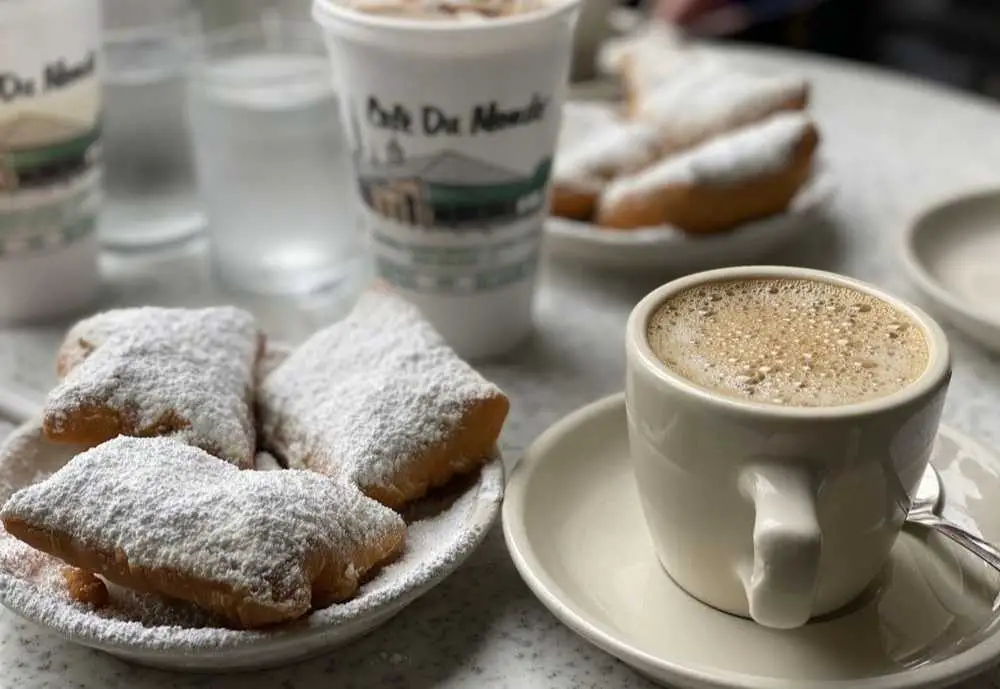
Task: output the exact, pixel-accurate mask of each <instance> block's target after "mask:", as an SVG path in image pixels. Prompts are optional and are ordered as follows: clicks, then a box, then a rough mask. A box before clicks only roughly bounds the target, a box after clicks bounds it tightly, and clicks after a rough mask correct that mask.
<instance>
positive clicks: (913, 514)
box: [906, 464, 1000, 570]
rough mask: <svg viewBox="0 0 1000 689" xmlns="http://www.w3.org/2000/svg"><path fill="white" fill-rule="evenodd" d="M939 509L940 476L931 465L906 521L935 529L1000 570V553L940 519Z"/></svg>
mask: <svg viewBox="0 0 1000 689" xmlns="http://www.w3.org/2000/svg"><path fill="white" fill-rule="evenodd" d="M940 506H941V477H940V476H938V473H937V469H935V468H934V467H933V466H931V465H930V464H928V465H927V468H926V469H925V470H924V475H923V477H922V478H921V479H920V485H919V486H917V493H916V495H914V496H913V504H912V505H910V512H909V514H907V515H906V521H907V522H908V523H910V524H920V525H921V526H926V527H927V528H929V529H934V530H936V531H937V532H938V533H940V534H942V535H944V536H947V537H948V538H950V539H951V540H953V541H954V542H955V543H958V544H959V545H960V546H962V547H964V548H965V549H967V550H968V551H969V552H971V553H972V554H974V555H977V556H979V557H980V558H982V560H983V561H985V562H986V563H987V564H989V565H992V566H993V567H994V568H995V569H997V570H1000V550H998V549H997V547H996V546H994V545H992V544H990V543H987V542H986V541H984V540H983V539H981V538H979V537H978V536H974V535H972V534H971V533H969V532H968V531H966V530H965V529H963V528H962V527H960V526H958V525H957V524H953V523H952V522H950V521H948V520H947V519H945V518H944V517H941V516H938V514H937V510H938V508H939V507H940Z"/></svg>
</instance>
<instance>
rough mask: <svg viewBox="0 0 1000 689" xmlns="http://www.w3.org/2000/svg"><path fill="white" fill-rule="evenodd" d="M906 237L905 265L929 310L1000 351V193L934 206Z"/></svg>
mask: <svg viewBox="0 0 1000 689" xmlns="http://www.w3.org/2000/svg"><path fill="white" fill-rule="evenodd" d="M903 238H904V245H903V257H904V262H905V265H906V267H907V270H908V271H909V274H910V277H911V279H912V280H913V282H914V283H915V284H916V286H917V287H918V288H919V289H920V291H921V292H923V295H924V297H925V298H926V299H927V301H928V302H930V304H929V306H930V309H931V310H932V311H934V312H935V313H936V314H938V315H940V316H941V317H942V318H943V319H945V320H947V321H948V322H950V323H952V324H953V325H954V326H955V327H957V328H959V329H960V330H962V331H964V332H965V333H966V334H967V335H969V336H970V337H971V338H973V339H974V340H976V341H977V342H979V343H980V344H982V345H983V346H985V347H987V348H989V349H991V350H993V351H997V352H1000V190H996V189H994V190H989V191H980V192H976V193H973V194H969V195H967V196H962V197H959V198H953V199H950V200H948V201H945V202H942V203H938V204H935V205H934V206H933V207H932V208H930V209H929V210H926V211H924V212H922V213H921V214H920V215H919V216H918V218H917V219H916V220H915V221H914V222H913V223H911V224H910V225H909V226H908V227H907V228H906V231H905V232H904V234H903Z"/></svg>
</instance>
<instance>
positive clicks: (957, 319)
mask: <svg viewBox="0 0 1000 689" xmlns="http://www.w3.org/2000/svg"><path fill="white" fill-rule="evenodd" d="M990 199H992V200H994V201H996V202H998V203H1000V187H998V186H996V185H991V186H986V187H980V188H976V189H972V190H967V191H963V192H959V193H953V194H949V195H947V196H944V197H942V198H939V199H937V200H935V201H933V202H931V203H929V204H927V205H926V206H923V207H922V208H920V210H918V211H917V212H916V213H914V214H913V216H912V217H911V218H909V220H908V221H907V222H906V224H905V226H904V228H903V231H902V232H901V233H900V237H901V241H900V244H901V250H900V254H901V256H902V263H903V266H904V268H905V269H906V271H907V273H908V275H909V278H910V282H911V283H912V284H913V285H914V286H915V287H916V288H917V289H918V290H919V291H920V292H921V293H922V294H923V296H924V297H925V298H926V299H927V300H928V302H930V303H931V304H933V306H934V308H935V309H936V310H937V311H938V312H939V313H940V314H941V316H942V317H943V318H944V319H946V320H947V321H948V322H949V323H950V324H952V325H953V326H954V327H955V328H957V329H959V330H961V331H962V332H963V333H965V334H966V335H968V336H969V337H970V338H972V339H974V340H976V341H977V342H980V343H981V344H982V345H983V346H985V347H987V348H989V349H991V350H993V351H1000V342H997V341H992V340H990V339H989V338H985V337H983V336H982V333H981V332H978V333H977V332H975V330H980V331H992V332H993V334H996V335H1000V319H998V318H993V317H991V316H989V315H988V314H985V313H983V312H981V311H980V310H979V309H976V308H973V307H970V306H969V305H967V304H966V303H964V302H963V300H962V299H961V298H960V297H959V296H958V295H957V294H955V293H954V292H952V291H951V290H950V289H948V287H946V286H945V285H944V284H943V283H942V282H941V281H940V280H938V279H937V278H936V277H934V275H933V273H932V272H931V271H930V270H929V269H928V261H927V260H926V256H925V254H924V253H923V252H921V251H920V250H919V249H918V247H917V242H918V238H919V236H920V235H921V233H924V232H927V231H929V230H928V229H927V227H928V221H930V220H931V219H932V218H933V217H934V216H936V215H938V214H940V213H942V212H945V211H947V210H949V209H953V208H956V207H961V206H964V205H967V204H977V203H981V202H983V201H987V200H990ZM969 324H972V327H970V325H969Z"/></svg>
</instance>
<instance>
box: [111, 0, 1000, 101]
mask: <svg viewBox="0 0 1000 689" xmlns="http://www.w3.org/2000/svg"><path fill="white" fill-rule="evenodd" d="M191 1H192V2H193V3H194V4H195V5H197V6H198V9H199V10H200V12H201V14H202V15H203V16H206V17H208V18H210V19H212V18H214V19H215V20H216V21H218V22H227V21H230V20H231V18H232V17H234V16H237V15H241V14H242V15H250V14H253V13H255V12H259V11H260V10H261V9H263V8H267V7H273V8H279V9H280V10H281V11H282V13H283V14H287V13H292V14H296V13H298V14H299V15H300V16H302V17H303V18H305V17H307V16H308V11H309V10H308V7H309V2H308V0H191ZM119 3H121V0H118V3H112V4H119ZM601 3H602V0H592V4H598V5H599V4H601ZM139 4H142V3H141V2H140V3H139ZM623 4H624V5H625V6H628V7H632V8H635V9H640V10H642V11H644V12H650V13H657V12H658V13H660V14H661V16H664V17H665V18H668V19H674V20H676V21H678V22H679V23H680V24H681V25H683V26H685V27H687V28H688V29H689V30H690V32H691V33H695V34H698V33H700V34H703V35H711V36H715V37H719V38H726V39H729V40H735V41H740V42H746V43H757V44H764V45H774V46H781V47H789V48H795V49H800V50H806V51H810V52H814V53H820V54H829V55H836V56H838V57H844V58H849V59H853V60H858V61H861V62H866V63H871V64H876V65H880V66H884V67H888V68H891V69H895V70H898V71H903V72H907V73H911V74H914V75H916V76H920V77H924V78H928V79H931V80H933V81H935V82H938V83H943V84H948V85H951V86H954V87H957V88H960V89H962V90H966V91H973V92H978V93H983V94H986V95H989V96H992V97H994V98H1000V2H998V1H997V0H731V1H727V0H661V2H660V3H659V4H658V3H657V2H656V1H655V0H641V2H640V0H623ZM734 8H736V9H738V10H739V13H738V14H740V15H742V16H740V17H736V18H733V17H734V15H736V14H737V13H736V12H733V11H732V10H733V9H734ZM727 10H728V11H727ZM711 15H715V16H716V17H727V18H728V20H727V18H723V19H720V20H718V21H715V22H713V21H711V19H710V18H709V17H711Z"/></svg>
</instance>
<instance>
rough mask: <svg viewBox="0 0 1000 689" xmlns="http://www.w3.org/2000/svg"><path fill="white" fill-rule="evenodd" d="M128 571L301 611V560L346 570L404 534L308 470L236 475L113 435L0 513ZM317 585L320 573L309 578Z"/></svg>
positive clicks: (353, 494)
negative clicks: (167, 573) (120, 557)
mask: <svg viewBox="0 0 1000 689" xmlns="http://www.w3.org/2000/svg"><path fill="white" fill-rule="evenodd" d="M0 517H2V518H3V519H4V520H9V519H15V520H18V521H21V522H25V523H27V524H29V525H31V526H34V527H35V528H38V529H44V530H47V531H52V532H57V533H64V534H68V535H70V536H71V537H73V538H74V540H76V541H77V542H78V543H81V544H83V545H84V546H86V547H88V548H91V549H96V550H99V551H102V552H107V553H118V552H120V553H122V554H124V556H125V557H126V558H127V560H128V563H129V566H130V567H141V568H146V569H151V570H172V571H175V572H178V573H181V574H182V575H183V576H185V577H190V578H195V579H197V580H200V581H203V582H211V583H213V584H219V585H221V586H223V587H225V588H226V589H228V590H232V591H233V592H235V593H236V594H237V595H238V596H239V597H242V598H245V599H247V600H252V601H256V602H259V603H260V604H262V605H279V606H281V605H287V606H289V607H290V608H294V609H302V610H303V611H304V610H306V609H308V607H309V605H310V602H311V595H312V584H313V581H312V580H311V579H310V576H311V575H310V572H309V569H308V567H309V564H308V563H309V561H310V559H311V558H315V557H317V556H320V557H329V556H331V555H332V557H333V559H334V560H335V561H336V562H339V563H342V565H343V566H344V567H347V568H351V567H353V564H352V556H353V554H354V553H356V552H358V551H359V550H363V549H364V550H367V549H374V548H376V547H377V545H378V544H379V543H381V542H383V540H385V539H388V538H391V537H392V535H393V534H394V533H396V534H398V533H399V531H400V530H401V529H402V528H403V523H402V520H401V518H400V517H399V516H398V515H396V514H395V513H394V512H392V511H391V510H389V509H387V508H385V507H383V506H382V505H381V504H379V503H378V502H376V501H374V500H371V499H369V498H366V497H364V496H363V495H362V494H361V493H360V491H358V490H357V489H356V488H354V487H353V486H349V485H346V484H339V483H337V482H335V481H331V480H330V479H328V478H326V477H323V476H320V475H319V474H316V473H313V472H306V471H241V470H239V469H237V468H236V467H234V466H232V465H231V464H227V463H226V462H223V461H221V460H219V459H217V458H215V457H212V456H210V455H208V454H207V453H205V452H204V451H202V450H199V449H198V448H194V447H191V446H189V445H185V444H183V443H180V442H178V441H176V440H173V439H170V438H129V437H125V436H120V437H118V438H116V439H114V440H111V441H108V442H106V443H104V444H102V445H100V446H98V447H96V448H94V449H92V450H88V451H86V452H84V453H82V454H80V455H77V456H76V457H74V458H73V459H72V460H70V461H69V462H68V463H67V464H66V465H65V466H64V467H63V468H62V469H60V470H59V471H58V472H56V473H55V474H53V475H52V476H51V477H49V478H48V479H46V480H44V481H42V482H40V483H36V484H34V485H31V486H29V487H27V488H24V489H22V490H20V491H18V492H17V493H15V494H14V495H13V496H12V497H11V498H10V499H9V500H8V501H7V503H6V504H5V505H4V506H3V509H2V510H0ZM317 574H318V573H317Z"/></svg>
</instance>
